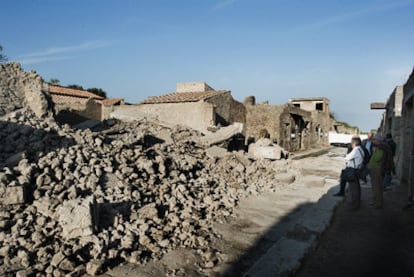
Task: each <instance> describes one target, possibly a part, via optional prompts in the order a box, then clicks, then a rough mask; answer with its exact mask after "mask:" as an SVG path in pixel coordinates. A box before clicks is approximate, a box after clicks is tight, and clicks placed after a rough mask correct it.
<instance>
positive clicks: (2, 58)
mask: <svg viewBox="0 0 414 277" xmlns="http://www.w3.org/2000/svg"><path fill="white" fill-rule="evenodd" d="M1 52H3V46H1V45H0V63H2V62H7V56H6V55H3V54H2V53H1Z"/></svg>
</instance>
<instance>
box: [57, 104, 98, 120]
mask: <svg viewBox="0 0 414 277" xmlns="http://www.w3.org/2000/svg"><path fill="white" fill-rule="evenodd" d="M55 113H56V117H57V120H58V121H60V122H61V123H68V124H77V123H80V122H82V121H84V120H89V119H93V120H102V105H101V104H99V103H97V102H95V101H94V100H93V99H89V100H88V101H87V102H86V103H84V104H83V103H71V104H56V105H55Z"/></svg>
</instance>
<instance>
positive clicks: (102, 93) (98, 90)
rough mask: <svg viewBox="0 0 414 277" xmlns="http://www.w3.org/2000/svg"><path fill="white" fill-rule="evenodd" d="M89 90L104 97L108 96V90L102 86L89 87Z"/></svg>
mask: <svg viewBox="0 0 414 277" xmlns="http://www.w3.org/2000/svg"><path fill="white" fill-rule="evenodd" d="M87 91H89V92H91V93H93V94H96V95H99V96H102V97H103V98H106V91H104V90H103V89H101V88H88V89H87Z"/></svg>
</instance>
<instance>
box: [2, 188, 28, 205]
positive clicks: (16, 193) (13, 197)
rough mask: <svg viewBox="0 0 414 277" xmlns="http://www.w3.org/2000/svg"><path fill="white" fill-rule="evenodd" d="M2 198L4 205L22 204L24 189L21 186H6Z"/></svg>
mask: <svg viewBox="0 0 414 277" xmlns="http://www.w3.org/2000/svg"><path fill="white" fill-rule="evenodd" d="M3 198H4V204H6V205H14V204H24V202H25V189H24V187H23V186H16V187H7V188H6V192H5V195H4V197H3Z"/></svg>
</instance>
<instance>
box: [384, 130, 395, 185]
mask: <svg viewBox="0 0 414 277" xmlns="http://www.w3.org/2000/svg"><path fill="white" fill-rule="evenodd" d="M385 143H386V144H387V145H388V146H389V150H390V151H391V153H392V164H391V168H390V169H388V170H387V172H385V175H384V180H383V188H384V191H387V190H389V189H390V186H391V181H392V175H391V173H394V171H395V166H394V157H395V152H396V151H397V144H396V143H395V141H394V140H393V139H392V135H391V134H390V133H388V134H386V136H385Z"/></svg>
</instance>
